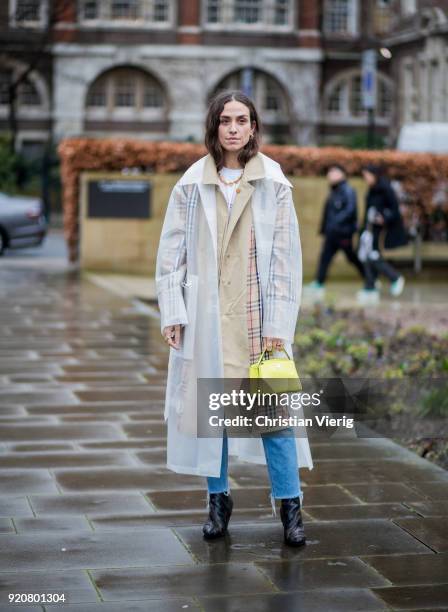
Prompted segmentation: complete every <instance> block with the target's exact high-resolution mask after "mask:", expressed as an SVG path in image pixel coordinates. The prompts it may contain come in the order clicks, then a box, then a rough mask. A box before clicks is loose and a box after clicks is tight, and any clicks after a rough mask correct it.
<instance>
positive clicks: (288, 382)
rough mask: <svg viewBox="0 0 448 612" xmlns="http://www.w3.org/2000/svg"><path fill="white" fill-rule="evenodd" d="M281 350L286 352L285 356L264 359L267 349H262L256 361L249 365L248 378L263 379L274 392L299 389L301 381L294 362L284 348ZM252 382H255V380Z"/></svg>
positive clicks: (288, 391) (287, 391)
mask: <svg viewBox="0 0 448 612" xmlns="http://www.w3.org/2000/svg"><path fill="white" fill-rule="evenodd" d="M282 350H283V352H284V353H286V357H287V358H285V357H272V358H270V359H264V355H265V353H266V351H267V349H265V350H264V351H262V352H261V355H260V358H259V359H258V361H257V362H256V363H254V364H252V365H251V366H249V378H253V379H255V378H258V379H263V380H264V381H266V383H267V385H268V386H269V388H270V389H271V390H272V391H273V392H274V393H290V392H294V391H301V389H302V383H301V382H300V378H299V374H298V372H297V369H296V364H295V363H294V360H293V359H291V357H290V356H289V355H288V353H287V351H286V349H285V348H283V349H282ZM251 382H252V381H251ZM253 382H254V383H255V381H253ZM251 386H252V385H251Z"/></svg>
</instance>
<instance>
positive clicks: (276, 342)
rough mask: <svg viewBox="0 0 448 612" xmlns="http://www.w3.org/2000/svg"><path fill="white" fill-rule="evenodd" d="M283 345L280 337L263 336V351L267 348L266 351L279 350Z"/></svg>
mask: <svg viewBox="0 0 448 612" xmlns="http://www.w3.org/2000/svg"><path fill="white" fill-rule="evenodd" d="M283 346H284V342H283V340H282V339H281V338H263V351H264V350H265V349H267V350H268V351H272V349H274V350H275V351H280V350H281V349H282V348H283Z"/></svg>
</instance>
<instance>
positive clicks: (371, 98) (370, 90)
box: [361, 49, 377, 109]
mask: <svg viewBox="0 0 448 612" xmlns="http://www.w3.org/2000/svg"><path fill="white" fill-rule="evenodd" d="M376 88H377V74H376V49H367V50H366V51H363V52H362V69H361V95H362V105H363V107H364V108H371V109H374V108H375V107H376Z"/></svg>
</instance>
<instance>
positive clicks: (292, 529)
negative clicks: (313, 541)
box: [280, 497, 306, 546]
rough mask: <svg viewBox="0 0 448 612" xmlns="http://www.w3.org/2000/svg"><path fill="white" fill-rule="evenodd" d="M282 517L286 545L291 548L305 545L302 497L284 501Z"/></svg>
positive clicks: (281, 509) (281, 510) (281, 511)
mask: <svg viewBox="0 0 448 612" xmlns="http://www.w3.org/2000/svg"><path fill="white" fill-rule="evenodd" d="M280 516H281V519H282V523H283V527H284V532H285V543H286V544H288V545H289V546H302V545H303V544H305V542H306V537H305V531H304V528H303V523H302V513H301V511H300V497H291V498H289V499H282V505H281V508H280Z"/></svg>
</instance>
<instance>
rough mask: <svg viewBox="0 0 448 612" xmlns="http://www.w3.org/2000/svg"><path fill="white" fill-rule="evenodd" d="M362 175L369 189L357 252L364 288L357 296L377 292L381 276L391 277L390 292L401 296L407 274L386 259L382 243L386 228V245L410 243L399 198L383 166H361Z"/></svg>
mask: <svg viewBox="0 0 448 612" xmlns="http://www.w3.org/2000/svg"><path fill="white" fill-rule="evenodd" d="M362 174H363V177H364V180H365V181H366V183H367V185H368V186H369V189H368V192H367V194H366V209H365V214H364V222H363V228H362V232H361V238H360V249H359V251H358V255H359V258H360V259H361V260H362V261H363V264H364V270H365V288H364V290H363V291H362V292H360V294H359V296H358V297H359V298H362V297H363V296H364V295H365V294H366V293H368V292H375V291H376V289H375V282H376V279H377V277H378V276H379V275H384V276H385V277H386V278H388V279H389V281H390V283H391V285H390V293H391V295H393V296H398V295H400V294H401V293H402V291H403V288H404V282H405V281H404V277H403V276H402V275H400V274H399V272H397V271H396V270H395V268H393V267H392V266H391V265H390V264H388V263H387V262H386V261H385V260H384V259H383V257H382V255H381V245H380V237H381V234H382V233H383V231H384V248H386V249H394V248H397V247H399V246H403V245H405V244H407V241H408V238H407V233H406V230H405V228H404V226H403V221H402V218H401V214H400V209H399V204H398V199H397V196H396V194H395V191H394V190H393V188H392V186H391V184H390V181H389V180H388V179H387V177H386V176H385V172H384V168H382V167H381V166H377V165H374V164H369V165H367V166H365V167H364V168H363V169H362ZM361 294H363V295H361Z"/></svg>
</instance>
